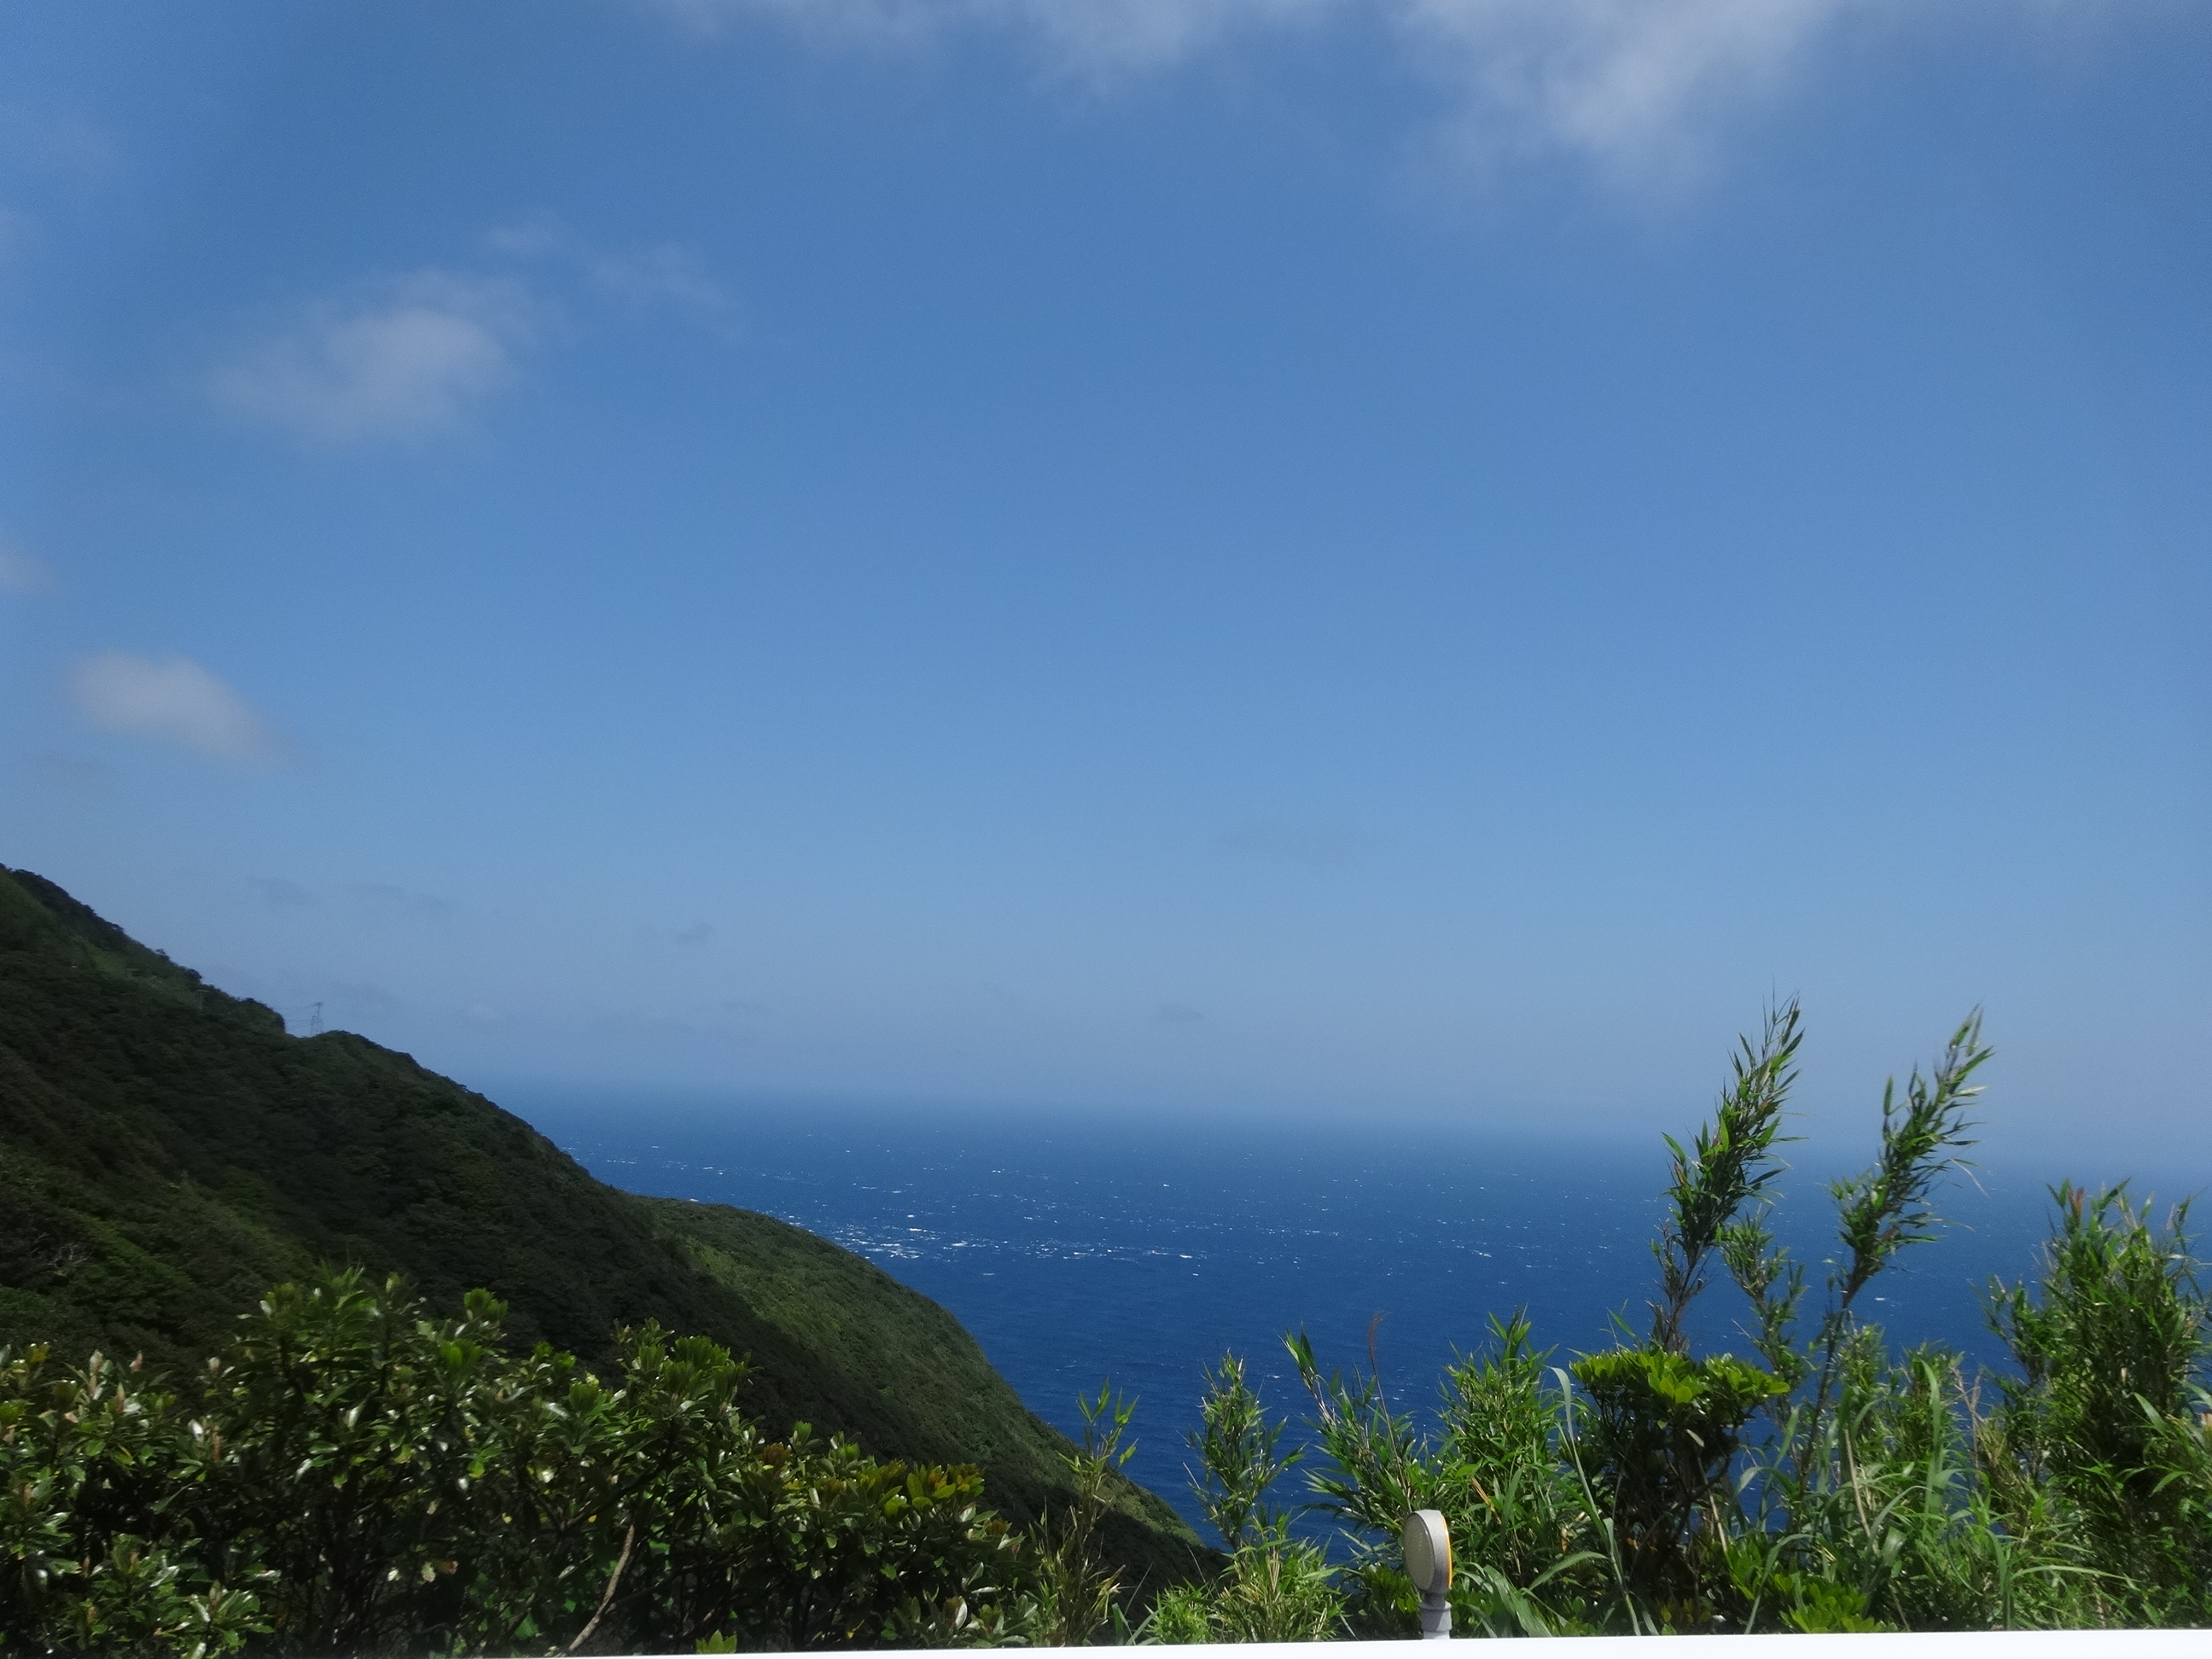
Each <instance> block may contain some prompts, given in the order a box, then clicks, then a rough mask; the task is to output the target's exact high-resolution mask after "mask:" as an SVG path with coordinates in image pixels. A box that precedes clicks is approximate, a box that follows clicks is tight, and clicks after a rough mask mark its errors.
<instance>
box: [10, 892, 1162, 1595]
mask: <svg viewBox="0 0 2212 1659" xmlns="http://www.w3.org/2000/svg"><path fill="white" fill-rule="evenodd" d="M317 1261H340V1262H347V1263H356V1264H359V1265H361V1266H362V1267H367V1268H369V1269H371V1270H373V1271H374V1272H377V1273H386V1272H397V1273H404V1274H405V1275H406V1276H407V1277H408V1278H409V1279H410V1280H411V1281H413V1283H414V1285H415V1286H416V1289H417V1290H418V1291H420V1292H421V1293H422V1295H423V1296H424V1297H426V1298H427V1299H428V1301H429V1302H431V1303H432V1304H434V1305H436V1306H441V1307H447V1308H450V1307H453V1306H454V1305H455V1304H458V1302H459V1297H460V1296H461V1294H462V1292H463V1291H466V1290H468V1289H470V1288H471V1287H473V1286H477V1285H483V1286H486V1287H488V1288H489V1289H490V1290H491V1291H494V1292H495V1293H496V1294H497V1295H498V1296H500V1297H501V1298H502V1299H504V1300H505V1301H506V1302H507V1304H508V1305H509V1310H510V1311H509V1316H508V1322H507V1328H508V1329H509V1331H510V1332H511V1333H512V1334H513V1336H514V1337H516V1338H518V1339H520V1340H524V1341H529V1340H536V1339H538V1338H544V1339H545V1340H549V1341H550V1342H552V1343H554V1344H555V1345H556V1346H560V1347H563V1348H568V1349H571V1350H574V1352H577V1353H578V1354H580V1355H581V1356H583V1357H584V1358H586V1361H587V1362H591V1363H604V1362H605V1360H606V1359H607V1358H609V1357H610V1355H611V1352H612V1345H611V1335H612V1333H613V1331H614V1329H615V1328H616V1327H617V1325H618V1324H624V1323H637V1322H642V1321H644V1320H646V1319H648V1318H652V1319H658V1320H659V1321H660V1322H661V1323H662V1324H664V1325H665V1326H667V1327H669V1328H672V1329H674V1330H677V1331H680V1332H696V1333H699V1334H704V1335H708V1336H711V1337H713V1338H714V1340H717V1341H719V1342H721V1343H723V1344H725V1345H726V1346H729V1347H731V1348H732V1349H733V1350H735V1351H737V1352H740V1353H744V1354H747V1355H750V1359H751V1363H752V1365H753V1367H754V1370H753V1375H752V1378H751V1380H750V1384H749V1387H750V1401H751V1408H752V1409H753V1410H754V1411H755V1412H757V1413H758V1414H759V1415H760V1416H762V1417H763V1418H765V1419H768V1420H769V1424H770V1425H771V1426H773V1427H775V1428H777V1429H779V1430H781V1428H784V1427H786V1426H787V1425H789V1424H790V1423H792V1422H793V1421H797V1420H805V1421H807V1422H810V1423H812V1424H814V1425H816V1427H817V1429H818V1430H821V1431H837V1432H842V1433H845V1434H847V1435H849V1436H851V1437H854V1438H855V1439H857V1440H859V1441H860V1443H862V1444H863V1445H865V1446H866V1448H867V1449H869V1450H871V1451H872V1452H874V1453H876V1454H878V1455H883V1456H900V1457H906V1458H909V1459H914V1460H918V1461H927V1462H974V1463H979V1464H981V1466H982V1467H983V1468H984V1470H985V1474H986V1476H987V1480H988V1482H989V1486H990V1491H991V1493H992V1497H993V1499H994V1502H995V1503H996V1504H998V1505H999V1506H1000V1508H1001V1509H1002V1510H1005V1511H1006V1512H1007V1513H1008V1514H1010V1515H1012V1516H1016V1517H1018V1518H1027V1517H1028V1516H1032V1515H1034V1514H1035V1513H1036V1510H1037V1509H1038V1508H1039V1506H1040V1505H1042V1504H1045V1503H1047V1502H1049V1501H1054V1494H1055V1493H1056V1492H1059V1491H1060V1490H1061V1489H1062V1478H1063V1466H1062V1464H1061V1462H1060V1454H1061V1452H1062V1451H1063V1450H1064V1449H1065V1448H1066V1442H1065V1441H1064V1440H1063V1439H1062V1438H1061V1437H1060V1435H1059V1434H1058V1433H1057V1432H1055V1431H1054V1430H1053V1429H1052V1428H1050V1427H1049V1426H1048V1425H1046V1424H1044V1423H1043V1422H1042V1421H1041V1420H1039V1419H1037V1418H1036V1416H1034V1415H1033V1414H1031V1413H1030V1412H1029V1411H1028V1410H1027V1409H1026V1408H1025V1407H1024V1406H1023V1405H1022V1403H1021V1401H1020V1400H1019V1398H1018V1396H1017V1395H1015V1394H1014V1392H1013V1390H1012V1389H1011V1388H1010V1387H1009V1386H1008V1385H1007V1384H1006V1382H1005V1380H1004V1379H1003V1378H1001V1377H1000V1376H999V1375H998V1373H997V1372H995V1371H994V1370H992V1369H991V1367H990V1364H989V1362H988V1361H987V1360H986V1359H985V1358H984V1357H983V1353H982V1351H981V1349H980V1348H978V1347H977V1346H975V1342H974V1340H972V1339H971V1338H970V1337H969V1335H968V1334H967V1333H966V1332H965V1331H963V1329H962V1328H960V1325H959V1323H958V1322H957V1321H956V1320H954V1319H953V1317H952V1316H951V1315H950V1314H948V1313H946V1312H945V1310H944V1309H942V1308H940V1307H939V1306H938V1305H937V1304H935V1303H933V1302H931V1301H929V1300H928V1299H927V1297H922V1296H921V1295H919V1294H917V1293H916V1292H915V1291H910V1290H908V1289H907V1288H906V1287H905V1286H903V1285H900V1284H899V1283H898V1282H897V1281H896V1280H895V1279H892V1278H891V1277H890V1275H889V1274H887V1273H884V1272H883V1271H882V1270H881V1269H879V1268H878V1267H875V1266H874V1265H873V1264H872V1263H871V1262H868V1261H864V1260H862V1259H861V1258H860V1257H858V1256H855V1255H852V1254H850V1253H849V1252H848V1251H845V1250H842V1249H839V1248H837V1247H836V1245H834V1244H831V1243H828V1242H827V1241H826V1240H823V1239H820V1238H817V1237H814V1236H813V1235H812V1234H811V1233H807V1232H805V1231H801V1230H800V1229H799V1228H796V1227H793V1226H789V1225H786V1224H785V1223H783V1222H781V1221H777V1220H775V1218H772V1217H769V1216H764V1215H757V1214H753V1213H751V1212H746V1211H741V1210H733V1209H730V1208H727V1207H726V1206H719V1205H697V1204H687V1203H682V1202H678V1201H674V1200H665V1199H648V1198H642V1197H639V1196H637V1195H635V1194H629V1193H623V1192H620V1191H617V1189H615V1188H611V1187H608V1186H605V1185H604V1184H603V1183H601V1182H598V1181H596V1180H594V1179H592V1176H590V1175H589V1174H587V1173H586V1171H585V1170H583V1169H582V1168H581V1167H580V1166H579V1165H578V1164H576V1163H575V1162H574V1159H572V1158H569V1157H568V1155H567V1154H566V1153H564V1152H562V1151H561V1150H560V1149H559V1148H558V1147H556V1146H554V1145H553V1144H552V1143H551V1142H550V1141H549V1140H547V1139H545V1138H544V1136H543V1135H540V1134H539V1133H537V1131H535V1130H534V1129H532V1127H530V1126H529V1125H528V1124H526V1123H525V1122H524V1121H522V1120H521V1119H520V1118H518V1117H515V1116H513V1115H512V1114H510V1113H507V1112H505V1111H502V1110H501V1109H499V1108H498V1107H497V1106H495V1105H494V1104H493V1103H491V1102H490V1101H489V1100H486V1099H485V1098H483V1097H482V1096H481V1095H477V1094H475V1093H472V1092H471V1091H469V1090H467V1089H465V1088H463V1087H461V1086H460V1085H459V1084H456V1083H454V1082H453V1081H451V1080H450V1079H446V1078H442V1077H440V1076H438V1075H437V1074H436V1073H432V1072H428V1071H426V1070H424V1069H423V1068H422V1066H418V1065H416V1063H415V1062H414V1060H411V1059H410V1058H409V1057H408V1056H406V1055H405V1054H396V1053H394V1052H392V1050H390V1049H387V1048H380V1047H378V1046H377V1045H376V1044H375V1043H373V1042H368V1041H367V1040H366V1039H364V1038H362V1037H359V1036H353V1035H351V1034H350V1033H347V1032H326V1033H324V1034H323V1035H320V1036H313V1037H294V1036H288V1035H286V1033H285V1030H284V1027H283V1021H282V1020H281V1019H279V1018H278V1017H277V1016H276V1014H275V1013H274V1012H271V1011H270V1010H269V1009H268V1008H265V1007H264V1006H261V1005H260V1004H258V1003H256V1002H250V1001H242V1000H239V999H237V998H234V997H231V996H228V995H226V994H224V993H222V992H221V991H219V990H216V988H215V987H212V986H210V985H208V984H206V983H205V982H204V981H202V980H201V979H200V977H199V975H197V974H195V973H192V972H191V971H190V970H189V969H185V968H181V967H179V966H177V965H176V964H174V963H171V962H170V961H169V960H168V959H167V957H165V956H163V955H161V954H160V953H159V952H157V951H150V950H148V949H147V948H146V947H145V946H143V945H140V944H138V943H137V941H135V940H133V939H131V938H130V937H128V936H127V935H126V934H125V933H123V931H122V930H121V929H119V928H118V927H114V926H113V925H112V924H111V923H109V922H107V921H104V920H102V919H101V918H100V917H99V916H97V915H94V913H93V912H92V911H91V910H90V909H89V908H87V907H85V906H84V905H82V904H80V903H78V902H76V900H75V899H73V898H71V897H70V896H69V895H68V894H66V893H64V892H63V891H62V890H61V889H59V888H58V887H56V886H55V885H53V884H52V883H51V882H48V881H46V880H44V879H43V878H40V877H38V876H35V875H32V874H30V873H29V872H25V871H6V870H4V869H0V1346H10V1345H20V1344H22V1343H24V1342H26V1341H28V1340H45V1341H49V1342H51V1343H52V1344H53V1345H54V1346H55V1348H56V1350H57V1352H62V1353H70V1352H79V1351H84V1350H89V1349H91V1348H93V1347H95V1346H96V1347H100V1348H103V1349H105V1350H106V1351H108V1352H114V1353H124V1354H127V1353H132V1352H143V1353H144V1354H145V1355H146V1357H147V1358H148V1359H149V1361H150V1362H153V1363H155V1364H161V1365H163V1366H166V1367H168V1368H171V1369H172V1370H180V1369H181V1368H182V1367H184V1366H185V1365H187V1364H189V1363H190V1362H191V1361H192V1360H193V1359H195V1358H197V1356H199V1355H200V1354H202V1353H204V1352H206V1351H207V1350H208V1349H209V1348H210V1346H212V1345H213V1344H214V1343H215V1342H216V1340H219V1339H220V1338H221V1337H222V1335H223V1334H226V1333H227V1332H228V1330H229V1329H230V1328H231V1327H232V1325H233V1324H234V1322H235V1320H236V1318H237V1316H238V1315H239V1314H240V1312H241V1311H242V1310H245V1309H246V1308H247V1307H249V1306H251V1305H252V1303H253V1302H254V1300H255V1299H256V1297H258V1295H259V1293H260V1292H261V1291H263V1290H264V1289H265V1288H266V1287H267V1286H268V1285H271V1284H273V1283H276V1282H277V1281H279V1280H281V1279H287V1278H291V1277H295V1276H296V1275H298V1274H300V1273H302V1272H304V1271H306V1270H307V1269H308V1268H309V1267H312V1266H313V1264H314V1263H316V1262H317ZM1125 1510H1126V1513H1124V1514H1123V1515H1122V1516H1120V1517H1119V1522H1120V1524H1119V1526H1118V1528H1117V1531H1116V1534H1115V1537H1114V1538H1113V1539H1112V1541H1111V1542H1112V1544H1113V1547H1114V1548H1115V1553H1118V1554H1120V1555H1121V1556H1122V1557H1124V1558H1125V1559H1127V1560H1128V1561H1129V1562H1130V1564H1131V1565H1133V1566H1134V1567H1137V1568H1139V1569H1140V1570H1141V1571H1145V1572H1146V1576H1147V1577H1151V1578H1152V1580H1153V1582H1155V1583H1157V1582H1159V1581H1160V1579H1162V1578H1164V1577H1181V1576H1182V1573H1183V1572H1184V1571H1187V1570H1188V1564H1189V1562H1190V1560H1191V1559H1192V1551H1193V1549H1194V1547H1195V1540H1194V1539H1193V1538H1192V1536H1191V1534H1189V1532H1188V1529H1187V1528H1185V1527H1184V1526H1183V1525H1182V1522H1180V1520H1179V1519H1178V1518H1177V1517H1176V1516H1175V1514H1174V1512H1173V1511H1172V1510H1170V1508H1169V1507H1168V1506H1167V1505H1166V1504H1164V1503H1163V1502H1162V1501H1161V1500H1160V1499H1159V1498H1157V1497H1155V1496H1154V1495H1152V1493H1149V1492H1142V1491H1141V1490H1139V1489H1138V1488H1136V1487H1134V1486H1131V1487H1129V1488H1128V1491H1127V1498H1126V1504H1125Z"/></svg>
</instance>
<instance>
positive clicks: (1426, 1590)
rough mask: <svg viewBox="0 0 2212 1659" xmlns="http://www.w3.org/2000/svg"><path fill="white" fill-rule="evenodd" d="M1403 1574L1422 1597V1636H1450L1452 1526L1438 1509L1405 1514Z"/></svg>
mask: <svg viewBox="0 0 2212 1659" xmlns="http://www.w3.org/2000/svg"><path fill="white" fill-rule="evenodd" d="M1406 1577H1408V1578H1410V1579H1412V1580H1413V1588H1414V1589H1416V1590H1417V1591H1419V1594H1420V1597H1421V1639H1422V1640H1423V1641H1425V1642H1443V1641H1449V1640H1450V1639H1451V1582H1452V1553H1451V1528H1449V1527H1448V1526H1446V1525H1445V1524H1444V1517H1443V1510H1414V1511H1413V1513H1412V1514H1411V1515H1409V1516H1407V1517H1406Z"/></svg>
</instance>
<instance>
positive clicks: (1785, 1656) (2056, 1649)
mask: <svg viewBox="0 0 2212 1659" xmlns="http://www.w3.org/2000/svg"><path fill="white" fill-rule="evenodd" d="M1411 1639H1418V1638H1411ZM1476 1639H1478V1640H1479V1639H1480V1638H1476ZM1539 1639H1540V1641H1541V1651H1542V1652H1543V1654H1544V1656H1545V1659H1623V1656H1624V1655H1625V1653H1626V1650H1627V1648H1628V1647H1629V1646H1630V1645H1631V1644H1635V1643H1640V1642H1660V1643H1664V1644H1665V1646H1664V1647H1663V1648H1662V1649H1661V1650H1660V1652H1661V1653H1662V1655H1663V1656H1664V1659H2074V1656H2075V1655H2077V1654H2079V1655H2081V1656H2084V1659H2212V1630H1976V1631H1903V1632H1887V1631H1886V1632H1881V1633H1878V1634H1872V1635H1849V1636H1797V1635H1791V1634H1787V1633H1778V1634H1775V1635H1771V1636H1770V1635H1763V1634H1762V1635H1758V1636H1655V1637H1639V1636H1554V1637H1550V1638H1539ZM1405 1646H1406V1644H1405V1643H1404V1642H1240V1643H1220V1644H1214V1643H1194V1644H1191V1645H1189V1646H1188V1647H1164V1648H1152V1649H1132V1650H1127V1651H1131V1652H1152V1653H1158V1654H1160V1655H1163V1656H1165V1655H1169V1654H1188V1655H1191V1656H1193V1659H1320V1656H1322V1655H1323V1654H1326V1655H1327V1656H1328V1659H1407V1656H1406V1655H1405V1653H1404V1649H1405ZM1042 1651H1048V1652H1049V1651H1053V1650H1049V1649H1048V1650H1042ZM876 1654H877V1659H945V1649H943V1648H887V1649H878V1650H876Z"/></svg>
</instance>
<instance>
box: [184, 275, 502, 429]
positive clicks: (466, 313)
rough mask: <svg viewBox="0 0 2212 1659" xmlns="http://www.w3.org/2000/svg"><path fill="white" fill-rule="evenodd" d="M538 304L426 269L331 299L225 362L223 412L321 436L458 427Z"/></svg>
mask: <svg viewBox="0 0 2212 1659" xmlns="http://www.w3.org/2000/svg"><path fill="white" fill-rule="evenodd" d="M535 314H536V308H535V307H533V306H532V304H531V301H530V299H529V296H528V295H527V294H526V293H525V292H524V290H523V289H521V288H520V287H519V286H518V285H516V284H514V283H507V282H496V281H486V280H483V279H481V278H476V277H466V276H453V275H451V274H449V273H445V272H440V271H424V272H421V273H418V274H417V275H416V276H411V277H410V278H408V279H407V280H406V281H404V282H403V283H398V284H396V285H394V286H393V287H392V288H391V289H389V290H387V291H386V292H385V293H383V294H381V295H377V296H375V297H374V298H373V299H371V300H368V301H366V302H359V303H356V304H353V305H350V306H344V307H340V306H336V305H331V304H325V305H321V306H318V307H313V308H312V309H310V310H309V311H308V312H307V313H306V314H305V315H304V316H302V317H301V318H300V319H297V320H296V321H295V323H294V324H292V325H290V326H289V327H287V328H284V329H283V330H281V331H277V332H276V333H275V334H274V335H272V336H271V337H268V338H266V339H264V340H263V341H261V342H260V343H258V344H257V345H254V346H252V347H251V348H250V349H247V350H246V351H245V352H244V353H242V354H241V355H240V356H239V357H238V358H236V359H235V360H234V361H233V362H230V363H228V364H227V365H225V366H224V367H223V368H221V369H219V370H218V371H217V372H216V374H215V375H214V376H213V377H212V379H211V380H210V383H209V391H210V393H211V395H212V396H213V397H214V398H215V399H216V402H217V403H218V404H221V405H222V407H224V408H226V409H228V410H231V411H233V412H234V413H235V414H239V415H243V416H247V417H248V418H251V419H254V420H258V421H262V422H267V423H268V424H270V425H272V426H276V427H279V428H283V429H285V430H288V431H291V432H293V433H295V434H297V435H300V436H301V437H305V438H309V439H312V440H315V441H319V442H325V443H347V442H355V441H366V440H374V439H388V438H410V437H418V436H422V435H430V434H435V433H439V432H442V431H448V430H451V429H453V428H456V427H458V426H459V425H460V424H462V423H463V422H465V419H466V418H467V416H468V415H469V414H470V413H471V410H474V409H475V408H476V407H477V405H478V404H481V403H482V402H483V400H484V399H486V398H489V397H490V396H491V395H492V394H493V393H495V392H498V391H499V390H500V389H501V388H502V387H503V386H506V385H507V383H508V382H509V381H510V380H513V377H514V373H515V356H516V353H517V352H518V351H519V350H520V349H521V348H522V347H523V346H525V345H526V344H527V343H529V341H530V339H531V337H532V335H533V334H534V333H535V331H536V330H535Z"/></svg>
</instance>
